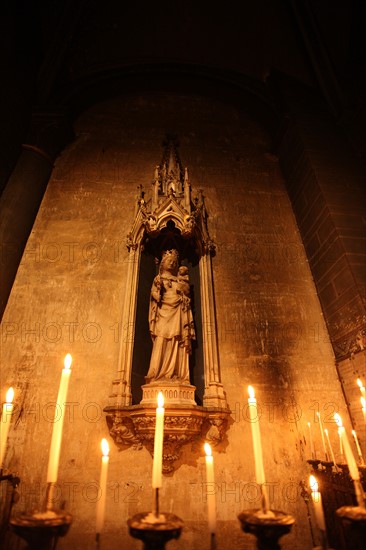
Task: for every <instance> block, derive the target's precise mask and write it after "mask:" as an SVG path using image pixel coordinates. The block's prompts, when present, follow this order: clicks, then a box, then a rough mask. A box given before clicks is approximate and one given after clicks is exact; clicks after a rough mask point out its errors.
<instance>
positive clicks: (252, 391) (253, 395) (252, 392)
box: [248, 386, 255, 399]
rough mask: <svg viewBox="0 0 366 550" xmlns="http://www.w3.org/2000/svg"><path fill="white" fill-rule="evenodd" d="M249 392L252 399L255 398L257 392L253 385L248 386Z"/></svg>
mask: <svg viewBox="0 0 366 550" xmlns="http://www.w3.org/2000/svg"><path fill="white" fill-rule="evenodd" d="M248 393H249V397H250V399H254V397H255V392H254V388H253V386H248Z"/></svg>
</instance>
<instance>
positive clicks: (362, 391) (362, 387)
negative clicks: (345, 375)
mask: <svg viewBox="0 0 366 550" xmlns="http://www.w3.org/2000/svg"><path fill="white" fill-rule="evenodd" d="M357 385H358V387H359V388H360V392H361V395H362V397H363V398H365V397H366V392H365V386H364V385H363V384H362V381H361V379H360V378H357Z"/></svg>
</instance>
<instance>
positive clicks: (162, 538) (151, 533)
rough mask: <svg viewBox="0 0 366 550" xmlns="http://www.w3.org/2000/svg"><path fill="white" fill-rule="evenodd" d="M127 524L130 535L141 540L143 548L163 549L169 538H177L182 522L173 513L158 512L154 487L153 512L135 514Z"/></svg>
mask: <svg viewBox="0 0 366 550" xmlns="http://www.w3.org/2000/svg"><path fill="white" fill-rule="evenodd" d="M127 525H128V528H129V533H130V535H131V537H133V538H135V539H139V540H142V542H143V550H164V549H165V545H166V543H167V542H169V541H170V540H171V539H179V537H180V534H181V532H182V529H183V525H184V522H183V520H181V519H180V518H178V516H175V515H174V514H169V513H166V512H163V513H161V514H160V513H159V489H154V503H153V512H152V513H151V512H143V513H142V514H136V515H135V516H133V517H132V518H130V519H129V520H128V521H127Z"/></svg>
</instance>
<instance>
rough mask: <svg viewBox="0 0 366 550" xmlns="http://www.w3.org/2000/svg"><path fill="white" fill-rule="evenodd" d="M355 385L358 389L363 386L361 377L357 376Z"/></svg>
mask: <svg viewBox="0 0 366 550" xmlns="http://www.w3.org/2000/svg"><path fill="white" fill-rule="evenodd" d="M357 386H358V387H359V388H360V389H361V388H363V384H362V381H361V378H357Z"/></svg>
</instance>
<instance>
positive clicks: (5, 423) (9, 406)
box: [0, 388, 14, 469]
mask: <svg viewBox="0 0 366 550" xmlns="http://www.w3.org/2000/svg"><path fill="white" fill-rule="evenodd" d="M13 399H14V390H13V388H9V389H8V391H7V392H6V396H5V403H4V404H3V410H2V415H1V422H0V469H1V468H2V466H3V460H4V456H5V450H6V442H7V440H8V433H9V428H10V421H11V415H12V413H13Z"/></svg>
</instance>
